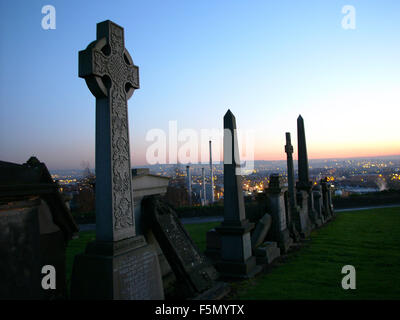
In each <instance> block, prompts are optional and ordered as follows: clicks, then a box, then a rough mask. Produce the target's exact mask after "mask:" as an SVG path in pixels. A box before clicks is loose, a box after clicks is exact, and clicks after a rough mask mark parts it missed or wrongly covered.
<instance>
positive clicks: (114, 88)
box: [71, 20, 164, 300]
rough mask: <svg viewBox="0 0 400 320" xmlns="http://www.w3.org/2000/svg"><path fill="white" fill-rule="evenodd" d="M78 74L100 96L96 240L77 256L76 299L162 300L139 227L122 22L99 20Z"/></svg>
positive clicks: (133, 83)
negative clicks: (130, 144)
mask: <svg viewBox="0 0 400 320" xmlns="http://www.w3.org/2000/svg"><path fill="white" fill-rule="evenodd" d="M79 77H81V78H84V79H85V81H86V84H87V85H88V87H89V90H90V91H91V92H92V94H93V95H94V96H95V97H96V240H95V241H93V242H90V243H88V245H87V247H86V251H85V253H83V254H78V255H76V256H75V260H74V267H73V273H72V284H71V291H72V298H73V299H100V300H103V299H113V300H142V299H145V300H149V299H162V298H164V292H163V286H162V280H161V272H160V266H159V262H158V255H157V252H156V250H155V248H154V247H153V246H152V245H149V244H147V242H146V240H145V238H144V237H143V236H141V235H137V234H136V229H135V217H134V205H133V195H132V176H131V162H130V151H129V130H128V99H129V98H130V97H131V96H132V94H133V92H134V90H135V89H138V88H139V68H138V67H137V66H135V65H134V64H133V61H132V58H131V56H130V54H129V53H128V51H127V50H126V49H125V44H124V29H123V28H122V27H120V26H119V25H117V24H115V23H113V22H111V21H109V20H107V21H103V22H101V23H98V24H97V40H95V41H93V42H92V43H90V44H89V45H88V47H87V48H86V49H85V50H83V51H80V52H79Z"/></svg>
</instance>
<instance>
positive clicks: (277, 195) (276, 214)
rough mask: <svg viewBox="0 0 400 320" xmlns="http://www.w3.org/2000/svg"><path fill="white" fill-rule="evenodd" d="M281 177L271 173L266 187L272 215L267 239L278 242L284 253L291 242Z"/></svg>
mask: <svg viewBox="0 0 400 320" xmlns="http://www.w3.org/2000/svg"><path fill="white" fill-rule="evenodd" d="M285 189H286V188H285V187H284V186H283V182H282V177H281V176H279V174H271V176H270V177H269V187H268V189H267V194H268V202H269V208H270V214H271V216H272V226H271V232H270V233H269V239H270V240H272V241H275V242H277V243H278V247H279V248H280V249H281V251H282V252H283V253H286V252H287V251H288V250H289V248H290V246H291V245H292V244H293V239H292V238H291V237H290V234H289V229H288V226H287V222H286V212H285V202H284V192H285V191H286V190H285Z"/></svg>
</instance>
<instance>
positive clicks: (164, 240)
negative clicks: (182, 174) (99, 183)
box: [143, 196, 227, 299]
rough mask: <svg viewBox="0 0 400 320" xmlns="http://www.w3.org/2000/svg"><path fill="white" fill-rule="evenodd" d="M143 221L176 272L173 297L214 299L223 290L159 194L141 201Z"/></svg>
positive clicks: (216, 274) (224, 290) (223, 287)
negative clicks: (145, 221)
mask: <svg viewBox="0 0 400 320" xmlns="http://www.w3.org/2000/svg"><path fill="white" fill-rule="evenodd" d="M143 206H144V214H145V216H146V220H147V224H148V225H149V226H151V229H152V232H153V234H154V237H155V238H156V239H157V241H158V243H159V245H160V247H161V249H162V251H163V253H164V255H165V257H166V258H167V260H168V263H169V265H170V266H171V268H172V270H173V271H174V273H175V275H176V289H177V290H176V292H175V296H177V297H179V298H197V299H218V298H222V296H224V295H225V294H226V293H227V286H226V285H225V284H224V283H220V282H216V281H215V280H217V278H218V277H219V275H218V272H217V271H216V270H215V268H214V266H213V265H212V264H211V263H210V262H209V261H208V259H207V258H206V257H205V256H204V255H203V254H201V252H200V251H199V249H198V248H197V246H196V244H195V243H194V242H193V240H192V239H191V238H190V236H189V234H188V233H187V232H186V230H185V228H184V227H183V225H182V223H181V222H180V221H179V219H178V216H177V214H176V212H175V211H174V210H173V209H172V208H171V206H169V205H168V204H167V203H166V202H165V201H163V200H162V199H161V198H160V197H159V196H151V197H146V198H145V199H144V200H143Z"/></svg>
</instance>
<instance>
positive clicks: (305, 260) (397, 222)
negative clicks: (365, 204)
mask: <svg viewBox="0 0 400 320" xmlns="http://www.w3.org/2000/svg"><path fill="white" fill-rule="evenodd" d="M218 224H219V223H218V222H211V223H204V224H194V225H185V227H186V229H187V230H188V232H189V233H190V235H191V236H192V238H193V240H194V241H195V242H196V244H197V245H198V246H199V248H200V250H204V249H205V239H206V232H207V230H209V229H210V228H213V227H214V226H216V225H218ZM91 239H94V232H82V233H81V234H80V238H79V239H77V240H73V241H71V242H70V244H69V247H68V250H67V270H68V273H70V271H71V270H72V262H73V256H74V255H75V254H76V253H79V252H83V251H84V248H85V246H86V243H87V242H88V241H90V240H91ZM344 265H353V266H354V267H355V269H356V284H357V288H356V290H343V289H342V287H341V280H342V277H343V276H344V275H342V274H341V269H342V267H343V266H344ZM68 277H69V274H68ZM233 286H234V288H235V289H236V291H237V295H236V297H235V298H238V299H268V300H269V299H400V208H385V209H373V210H365V211H351V212H342V213H338V214H337V218H336V220H335V221H333V222H331V223H329V224H328V225H326V226H324V227H322V228H321V229H319V230H315V231H314V232H313V233H312V234H311V237H310V240H309V241H307V242H306V244H305V245H304V247H303V248H302V249H301V250H299V251H296V252H294V253H291V254H289V256H288V257H287V259H285V261H284V262H282V263H280V264H279V265H278V266H277V267H275V268H273V269H272V270H271V271H270V272H268V273H265V274H261V275H259V276H257V277H256V278H255V279H252V280H248V281H242V282H238V283H235V284H233Z"/></svg>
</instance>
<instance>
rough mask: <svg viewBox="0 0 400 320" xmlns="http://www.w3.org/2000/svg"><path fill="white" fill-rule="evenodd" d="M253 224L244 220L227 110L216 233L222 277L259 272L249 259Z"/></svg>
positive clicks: (234, 142) (233, 126)
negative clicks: (221, 213)
mask: <svg viewBox="0 0 400 320" xmlns="http://www.w3.org/2000/svg"><path fill="white" fill-rule="evenodd" d="M253 228H254V223H250V222H249V221H248V220H247V219H246V214H245V207H244V198H243V191H242V176H241V172H240V160H239V148H238V142H237V136H236V119H235V116H234V115H233V114H232V112H231V111H230V110H228V112H227V113H226V114H225V116H224V221H223V222H222V223H221V225H220V226H219V227H217V228H216V231H217V232H218V233H219V234H220V236H221V258H220V261H219V262H218V263H217V268H218V271H220V273H221V275H222V276H225V277H233V278H237V277H239V278H248V277H252V276H254V275H255V274H256V273H258V272H259V271H261V267H259V266H257V265H256V258H255V257H254V256H252V248H251V238H250V231H251V230H252V229H253Z"/></svg>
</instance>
